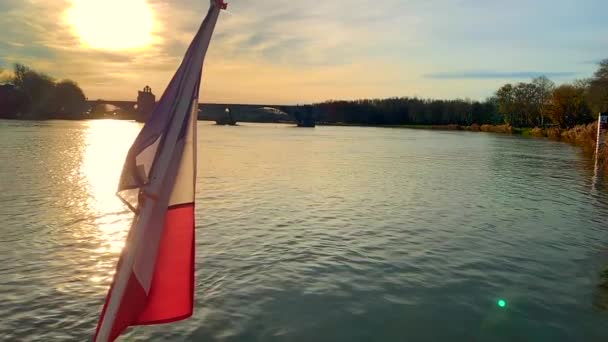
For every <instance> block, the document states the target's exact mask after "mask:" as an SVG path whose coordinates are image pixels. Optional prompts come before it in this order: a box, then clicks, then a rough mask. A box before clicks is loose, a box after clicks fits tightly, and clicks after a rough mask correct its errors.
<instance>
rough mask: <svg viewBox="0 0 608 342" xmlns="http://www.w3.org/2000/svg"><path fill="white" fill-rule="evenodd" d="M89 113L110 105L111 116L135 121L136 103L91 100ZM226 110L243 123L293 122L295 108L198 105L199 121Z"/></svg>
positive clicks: (212, 117)
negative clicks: (111, 107)
mask: <svg viewBox="0 0 608 342" xmlns="http://www.w3.org/2000/svg"><path fill="white" fill-rule="evenodd" d="M87 104H88V106H89V109H90V111H91V112H96V111H97V112H99V111H104V110H106V109H107V108H108V107H107V106H104V105H110V106H113V107H116V108H114V109H112V110H111V111H112V112H113V113H112V115H115V116H118V117H120V118H122V119H130V120H137V119H141V118H138V113H137V102H136V101H115V100H102V99H100V100H91V101H87ZM226 108H230V111H231V114H232V116H233V117H234V118H235V119H236V120H237V121H241V122H243V121H245V122H293V121H294V114H295V112H296V111H297V108H298V107H297V106H283V105H257V104H256V105H252V104H218V103H200V104H199V113H198V119H199V120H212V121H213V120H216V119H217V118H219V117H221V116H222V115H224V113H225V110H226Z"/></svg>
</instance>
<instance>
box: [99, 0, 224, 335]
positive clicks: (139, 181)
mask: <svg viewBox="0 0 608 342" xmlns="http://www.w3.org/2000/svg"><path fill="white" fill-rule="evenodd" d="M224 8H225V4H224V3H223V2H222V1H221V0H211V6H210V8H209V11H208V13H207V16H206V17H205V19H204V21H203V23H202V25H201V27H200V29H199V30H198V32H197V34H196V36H195V37H194V39H193V40H192V43H191V44H190V46H189V47H188V50H187V52H186V54H185V56H184V59H183V61H182V63H181V65H180V66H179V68H178V69H177V71H176V73H175V75H174V76H173V78H172V80H171V82H170V83H169V85H168V86H167V89H166V90H165V92H164V94H163V95H162V96H161V98H160V100H159V102H158V104H157V106H156V108H155V109H154V111H153V113H152V114H151V116H150V118H149V119H148V120H147V121H146V123H145V125H144V127H143V128H142V130H141V132H140V133H139V135H138V137H137V138H136V139H135V142H134V143H133V145H132V146H131V149H130V150H129V153H128V155H127V158H126V161H125V165H124V167H123V171H122V175H121V179H120V182H119V188H118V196H119V197H120V198H121V200H123V202H125V203H126V204H127V205H128V206H129V207H130V208H131V210H133V211H134V212H135V217H134V219H133V224H132V226H131V229H130V231H129V235H128V237H127V242H126V245H125V248H124V249H123V251H122V253H121V256H120V259H119V261H118V264H117V267H116V273H115V275H114V280H113V282H112V286H111V287H110V290H109V292H108V295H107V297H106V301H105V304H104V307H103V309H102V312H101V317H100V319H99V322H98V325H97V330H96V332H95V341H113V340H114V339H116V338H117V337H118V336H119V335H120V334H121V333H122V332H123V331H124V330H125V329H126V328H128V327H129V326H134V325H148V324H161V323H169V322H174V321H178V320H181V319H185V318H188V317H190V316H191V315H192V311H193V303H194V253H195V251H194V197H195V182H196V120H197V116H198V95H199V88H200V80H201V76H202V68H203V62H204V58H205V54H206V52H207V48H208V46H209V43H210V41H211V36H212V34H213V30H214V28H215V25H216V23H217V19H218V17H219V12H220V10H221V9H224Z"/></svg>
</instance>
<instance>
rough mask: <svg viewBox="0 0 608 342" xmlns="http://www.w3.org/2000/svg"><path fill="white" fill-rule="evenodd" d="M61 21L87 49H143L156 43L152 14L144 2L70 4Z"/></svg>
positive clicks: (74, 1)
mask: <svg viewBox="0 0 608 342" xmlns="http://www.w3.org/2000/svg"><path fill="white" fill-rule="evenodd" d="M65 20H66V22H67V23H68V24H69V25H70V26H71V27H72V29H73V31H74V33H75V34H76V35H77V36H78V37H79V38H80V41H81V43H82V44H83V45H84V46H86V47H89V48H94V49H103V50H133V49H143V48H146V47H148V46H150V45H152V44H153V43H154V42H155V39H156V37H155V36H154V30H155V26H156V23H155V19H154V13H153V11H152V8H151V7H150V5H149V4H148V2H147V1H146V0H72V6H71V7H70V8H68V10H67V11H66V12H65Z"/></svg>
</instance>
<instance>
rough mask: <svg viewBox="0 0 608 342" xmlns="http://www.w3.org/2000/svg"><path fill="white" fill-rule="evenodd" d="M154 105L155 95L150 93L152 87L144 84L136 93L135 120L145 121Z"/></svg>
mask: <svg viewBox="0 0 608 342" xmlns="http://www.w3.org/2000/svg"><path fill="white" fill-rule="evenodd" d="M155 106H156V96H154V94H153V93H152V88H150V87H149V86H145V87H144V90H143V91H139V93H138V95H137V121H146V120H147V119H148V117H149V116H150V114H152V111H154V107H155Z"/></svg>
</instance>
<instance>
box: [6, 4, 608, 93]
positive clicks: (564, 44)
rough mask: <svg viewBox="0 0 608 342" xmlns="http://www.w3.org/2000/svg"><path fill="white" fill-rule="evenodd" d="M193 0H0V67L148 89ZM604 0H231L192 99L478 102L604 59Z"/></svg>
mask: <svg viewBox="0 0 608 342" xmlns="http://www.w3.org/2000/svg"><path fill="white" fill-rule="evenodd" d="M208 5H209V2H208V1H205V0H104V1H100V0H53V1H47V0H0V13H1V15H0V68H3V69H4V75H6V74H7V73H8V72H10V69H11V68H12V65H13V64H14V63H15V62H21V63H24V64H26V65H28V66H30V67H32V68H33V69H36V70H40V71H43V72H46V73H48V74H50V75H52V76H54V77H55V78H57V79H65V78H68V79H72V80H74V81H76V82H77V83H78V84H79V85H80V86H81V87H82V88H83V90H84V91H85V94H86V95H87V97H88V98H89V99H100V98H101V99H106V100H135V98H136V96H137V90H139V89H142V88H143V87H144V86H145V85H150V86H151V87H152V90H153V92H154V93H156V95H157V96H160V94H161V93H162V91H163V90H164V88H165V86H166V84H167V83H168V81H169V80H170V78H171V77H172V76H173V73H174V72H175V69H176V68H177V66H178V65H179V63H180V61H181V58H182V57H183V54H184V52H185V50H186V48H187V46H188V44H189V42H190V40H191V39H192V37H193V36H194V33H195V32H196V30H197V28H198V26H199V25H200V23H201V21H202V19H203V17H204V15H205V14H206V12H207V8H208ZM607 13H608V1H606V0H536V1H529V0H510V1H504V0H502V1H495V0H349V1H344V0H342V1H337V0H334V1H318V0H317V1H311V0H290V1H285V0H256V1H252V0H233V1H229V10H228V12H224V13H222V14H221V16H220V19H219V22H218V24H217V27H216V30H215V34H214V37H213V40H212V43H211V47H210V50H209V52H208V55H207V58H206V61H205V67H204V71H203V74H204V75H203V88H202V89H201V102H213V103H258V104H299V103H300V104H301V103H310V102H320V101H324V100H329V99H357V98H382V97H393V96H418V97H425V98H427V97H428V98H470V99H475V100H482V99H484V98H486V97H488V96H490V95H492V94H493V92H494V91H495V90H496V89H497V88H498V87H499V86H500V85H502V84H504V83H507V82H520V81H527V80H529V79H531V78H532V77H535V76H539V75H546V76H548V77H549V78H551V79H552V80H553V81H555V82H556V83H565V82H570V81H572V80H574V79H579V78H585V77H589V76H591V75H592V74H593V71H594V70H595V69H596V64H597V62H599V61H600V60H602V59H604V58H608V15H607Z"/></svg>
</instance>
